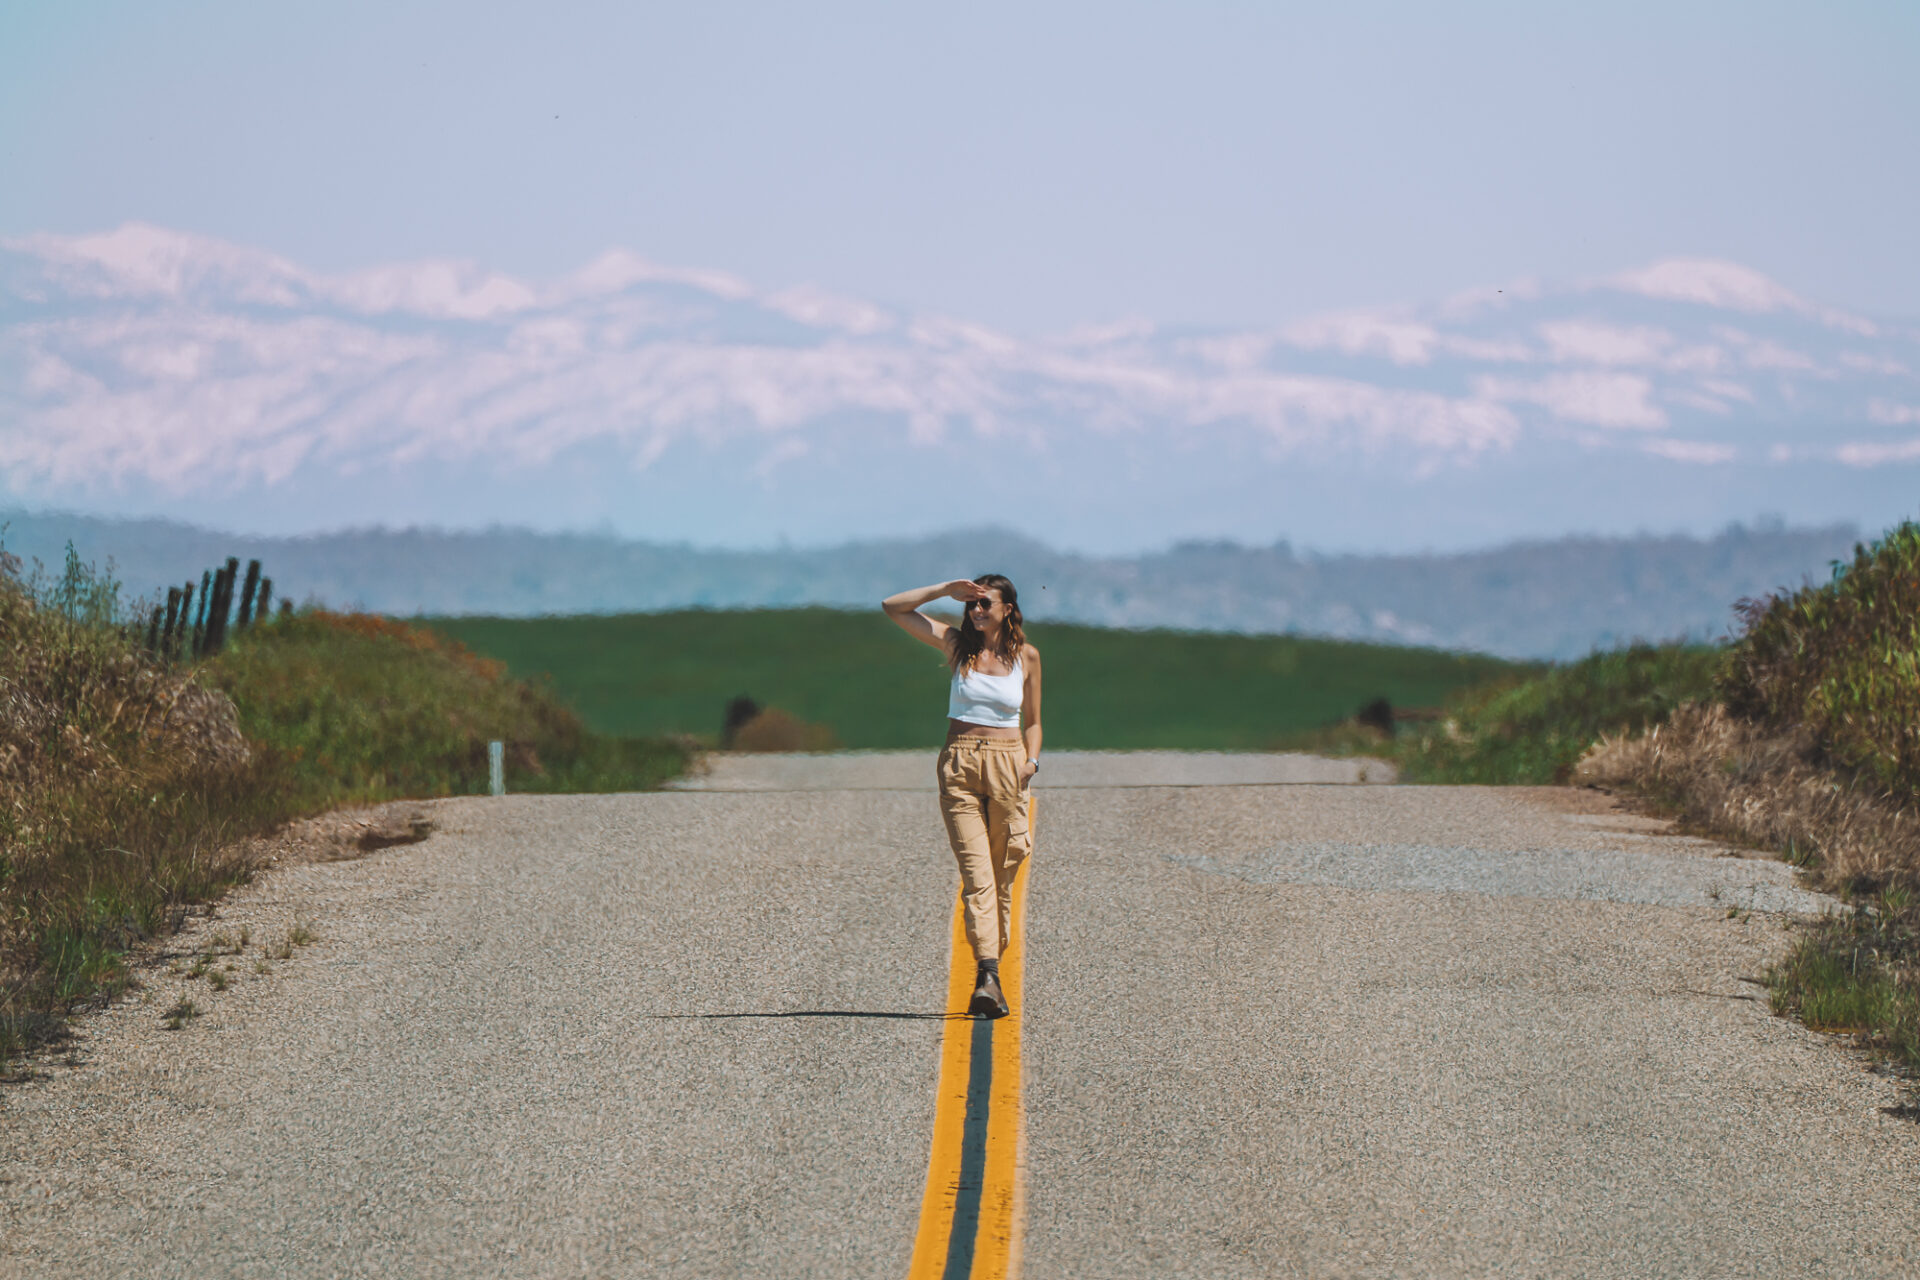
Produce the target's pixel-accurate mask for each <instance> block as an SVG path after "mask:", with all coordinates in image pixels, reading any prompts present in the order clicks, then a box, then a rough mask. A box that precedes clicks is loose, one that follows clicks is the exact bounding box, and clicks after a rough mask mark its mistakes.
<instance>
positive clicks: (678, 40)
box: [0, 0, 1920, 334]
mask: <svg viewBox="0 0 1920 1280" xmlns="http://www.w3.org/2000/svg"><path fill="white" fill-rule="evenodd" d="M1916 67H1920V4H1913V3H1911V2H1910V0H1902V2H1900V3H1876V4H1841V3H1832V2H1828V3H1822V4H1810V3H1802V4H1794V5H1782V4H1774V3H1761V2H1756V0H1737V2H1735V3H1712V4H1685V3H1680V4H1676V3H1673V2H1672V0H1667V2H1664V3H1656V4H1635V3H1617V2H1611V3H1607V4H1598V3H1595V4H1585V5H1579V6H1574V5H1548V4H1541V3H1523V4H1520V3H1517V4H1469V3H1456V4H1448V5H1428V4H1411V3H1406V4H1340V5H1312V6H1305V5H1298V6H1296V5H1280V4H1262V5H1255V4H1241V5H1218V4H1200V3H1190V2H1189V3H1181V4H1178V5H1175V4H1161V5H1153V6H1141V5H1132V4H1122V3H1115V2H1114V0H1102V3H1099V4H1048V5H1033V4H1029V3H1023V4H1018V5H1003V4H979V3H976V4H972V5H967V6H953V5H943V6H934V5H907V4H900V3H889V4H874V5H845V4H824V3H814V4H808V5H791V4H779V5H752V6H749V5H738V4H724V3H703V4H698V5H677V6H671V7H668V6H646V5H633V4H612V3H609V4H544V5H539V6H533V5H528V6H524V7H514V8H508V7H504V6H478V5H473V4H467V3H462V4H438V3H405V2H403V0H381V2H380V3H377V4H351V3H345V2H343V0H330V2H329V3H326V4H313V5H307V6H300V7H298V8H296V7H295V6H292V5H286V4H272V5H240V4H234V3H221V4H189V3H169V4H152V3H109V2H106V0H97V2H89V3H85V4H53V3H48V4H41V5H30V4H22V3H10V4H7V5H5V6H3V7H0V234H21V233H27V232H36V231H53V232H82V231H94V230H103V229H107V228H111V227H114V226H117V225H119V224H121V223H122V222H124V221H127V220H134V219H137V220H142V221H146V222H151V223H157V224H160V225H164V226H172V227H179V228H182V229H186V230H191V231H195V232H202V233H207V234H211V235H216V236H220V237H224V238H226V239H229V240H234V241H239V242H242V243H247V244H255V245H259V246H261V247H264V248H268V249H271V250H274V251H276V252H280V253H284V254H287V255H290V256H291V257H294V258H297V259H299V260H301V261H303V262H306V263H308V264H311V265H312V266H314V267H316V268H320V269H344V268H348V267H357V266H364V265H367V264H370V263H376V262H382V261H387V260H394V259H410V258H421V257H460V258H472V259H475V260H478V261H480V262H483V263H485V264H486V265H487V266H488V267H490V268H494V269H500V270H505V271H509V272H521V273H529V274H535V275H548V274H552V273H556V272H561V271H566V270H570V269H572V268H575V267H577V266H579V265H580V264H582V263H584V262H586V261H588V260H589V259H591V258H593V257H594V256H595V255H597V254H599V253H600V252H601V251H603V250H605V249H607V248H609V247H612V246H616V245H617V246H625V247H628V248H630V249H633V250H635V251H637V252H639V253H642V254H645V255H646V256H647V257H649V258H652V259H654V260H656V261H660V262H665V263H672V264H679V265H687V266H702V267H715V268H722V269H725V270H728V271H732V272H736V273H738V274H740V275H742V276H744V277H746V278H747V279H748V280H751V281H752V282H753V283H754V284H755V285H756V286H759V287H762V288H768V289H772V288H778V287H782V286H785V285H789V284H799V283H813V284H818V285H821V286H824V287H827V288H831V289H834V290H837V291H841V292H844V293H848V294H853V295H856V296H861V297H866V298H872V299H875V300H878V301H881V302H884V303H887V304H890V305H896V306H902V307H909V308H913V309H919V310H934V311H943V312H948V313H952V314H956V315H960V316H965V317H968V318H970V319H974V320H978V321H983V322H986V323H990V324H995V325H999V326H1002V327H1004V328H1007V329H1010V330H1013V331H1015V332H1018V333H1026V334H1035V333H1041V332H1047V331H1056V330H1060V329H1063V328H1067V327H1070V326H1074V325H1079V324H1085V323H1093V322H1100V321H1106V320H1110V319H1113V318H1116V317H1121V316H1142V317H1147V318H1151V319H1153V320H1155V321H1159V322H1162V323H1169V322H1171V323H1181V322H1193V323H1200V324H1208V325H1249V324H1265V323H1272V322H1275V321H1280V320H1286V319H1289V318H1293V317H1297V316H1300V315H1302V314H1305V313H1309V312H1313V311H1318V310H1322V309H1325V308H1330V307H1345V306H1356V305H1368V304H1375V303H1384V302H1392V301H1400V300H1409V301H1410V300H1416V299H1423V298H1432V297H1435V296H1438V295H1442V294H1445V293H1448V292H1451V291H1452V290H1455V289H1458V288H1462V287H1465V286H1469V285H1475V284H1481V283H1486V282H1490V281H1501V280H1506V279H1510V278H1513V277H1516V276H1522V275H1535V276H1544V277H1548V278H1561V279H1565V278H1575V277H1583V276H1587V275H1591V274H1598V273H1602V272H1609V271H1614V270H1617V269H1620V268H1622V267H1626V266H1631V265H1634V264H1638V263H1642V262H1646V261H1649V260H1652V259H1654V258H1658V257H1663V256H1669V255H1698V256H1711V257H1717V258H1726V259H1731V260H1734V261H1738V262H1742V263H1745V264H1747V265H1749V266H1752V267H1755V268H1758V269H1759V270H1761V271H1763V272H1765V273H1767V274H1768V275H1771V276H1773V277H1775V278H1776V279H1778V280H1780V281H1781V282H1783V283H1784V284H1786V285H1787V286H1789V287H1791V288H1793V289H1795V290H1797V291H1799V292H1801V293H1804V294H1806V295H1808V296H1810V297H1813V298H1817V299H1820V300H1822V301H1825V302H1828V303H1832V304H1836V305H1840V306H1844V307H1847V308H1850V309H1852V310H1856V311H1860V312H1866V313H1869V314H1880V315H1895V316H1914V315H1920V239H1916V237H1915V236H1914V235H1913V228H1914V227H1915V226H1917V225H1920V163H1916V158H1917V157H1920V145H1916V143H1917V141H1920V75H1916V74H1915V68H1916Z"/></svg>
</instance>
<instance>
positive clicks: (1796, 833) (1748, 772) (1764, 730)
mask: <svg viewBox="0 0 1920 1280" xmlns="http://www.w3.org/2000/svg"><path fill="white" fill-rule="evenodd" d="M1573 780H1574V781H1575V782H1576V783H1579V784H1584V785H1589V786H1600V787H1606V788H1608V789H1618V790H1629V791H1633V792H1636V793H1638V794H1640V795H1642V796H1644V797H1646V798H1647V799H1648V800H1650V801H1652V802H1653V803H1654V804H1655V805H1657V806H1658V807H1659V808H1660V809H1661V810H1662V811H1664V812H1667V813H1671V814H1674V815H1676V816H1677V817H1679V818H1680V819H1681V820H1682V821H1683V822H1684V823H1685V824H1686V825H1687V826H1689V827H1692V828H1693V829H1695V830H1698V831H1702V832H1707V833H1711V834H1713V835H1717V836H1721V837H1724V838H1726V839H1729V840H1732V841H1735V842H1737V843H1740V844H1745V845H1750V846H1754V847H1757V848H1763V849H1774V850H1778V851H1780V852H1781V853H1783V854H1784V855H1785V856H1786V857H1787V859H1788V860H1789V861H1791V862H1794V863H1796V864H1798V865H1801V866H1804V867H1808V868H1811V869H1813V871H1814V873H1815V874H1816V876H1817V878H1818V879H1819V881H1820V883H1821V884H1822V885H1823V886H1824V887H1826V888H1828V889H1832V890H1836V891H1841V892H1849V893H1854V894H1862V893H1872V892H1875V891H1876V890H1878V889H1881V888H1883V887H1885V886H1887V885H1889V884H1893V883H1896V882H1898V881H1900V880H1902V879H1905V878H1913V877H1916V876H1920V812H1917V811H1916V808H1915V806H1914V804H1913V803H1912V802H1911V801H1909V802H1907V803H1904V804H1903V803H1901V801H1900V800H1899V798H1897V797H1896V796H1894V795H1892V794H1889V793H1887V792H1885V791H1881V790H1879V789H1877V788H1873V787H1871V786H1869V785H1862V784H1861V782H1859V781H1858V780H1854V779H1849V778H1846V777H1843V776H1841V775H1838V774H1836V773H1835V772H1834V771H1833V770H1832V769H1830V768H1828V767H1826V766H1824V765H1823V764H1822V763H1821V762H1820V759H1819V754H1818V748H1817V746H1816V744H1815V741H1814V739H1813V737H1812V735H1811V734H1810V733H1808V732H1807V731H1806V730H1804V729H1789V730H1785V731H1780V730H1773V729H1769V728H1768V727H1767V726H1765V725H1763V724H1761V723H1759V722H1756V721H1752V720H1746V719H1742V718H1740V717H1738V716H1735V715H1733V714H1732V713H1731V712H1729V711H1728V710H1727V709H1726V708H1725V707H1723V706H1720V705H1717V704H1694V705H1691V706H1686V707H1682V708H1680V709H1679V710H1678V711H1676V712H1675V713H1674V714H1673V715H1672V716H1671V717H1670V718H1669V719H1668V720H1667V721H1666V723H1664V724H1659V725H1655V726H1654V727H1652V728H1651V729H1648V730H1647V731H1646V732H1645V733H1642V734H1640V735H1638V736H1628V735H1621V736H1618V737H1603V738H1602V739H1601V740H1600V741H1599V742H1598V743H1596V744H1595V745H1594V746H1593V748H1592V749H1591V750H1589V751H1588V752H1587V754H1586V755H1585V756H1584V757H1582V758H1581V760H1580V762H1579V764H1578V765H1576V766H1575V767H1574V773H1573Z"/></svg>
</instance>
